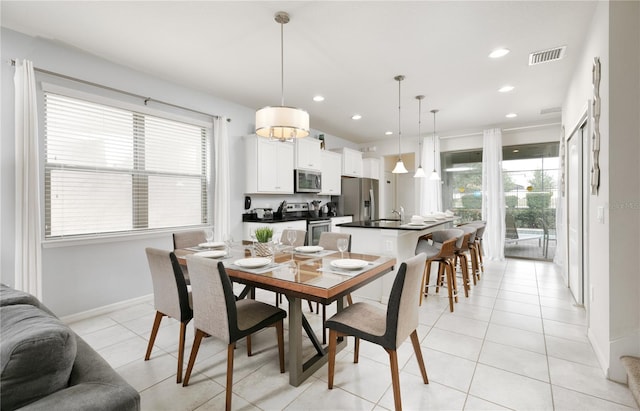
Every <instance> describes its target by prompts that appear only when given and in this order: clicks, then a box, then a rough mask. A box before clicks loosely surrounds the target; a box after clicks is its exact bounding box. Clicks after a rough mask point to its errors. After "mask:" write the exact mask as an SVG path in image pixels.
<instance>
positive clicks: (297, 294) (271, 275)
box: [174, 242, 396, 387]
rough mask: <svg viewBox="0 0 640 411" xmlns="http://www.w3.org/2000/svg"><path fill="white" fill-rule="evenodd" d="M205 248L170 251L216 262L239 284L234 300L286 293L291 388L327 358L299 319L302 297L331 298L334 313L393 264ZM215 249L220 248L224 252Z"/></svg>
mask: <svg viewBox="0 0 640 411" xmlns="http://www.w3.org/2000/svg"><path fill="white" fill-rule="evenodd" d="M222 244H223V243H222ZM208 251H210V250H209V249H207V248H206V247H190V248H186V249H178V250H175V251H174V252H175V255H176V257H178V261H179V262H180V264H183V265H186V264H187V259H186V257H187V256H188V255H192V254H193V255H196V256H200V257H202V258H217V259H219V260H220V261H222V263H223V265H224V267H225V271H226V272H227V274H228V275H229V277H230V279H231V280H232V281H233V282H234V283H239V284H243V285H245V287H244V290H243V291H242V293H241V294H240V296H239V297H238V298H245V297H249V298H251V296H253V295H255V294H254V293H253V290H255V288H260V289H264V290H269V291H273V292H275V293H281V294H283V295H285V296H286V298H287V300H288V304H289V307H288V321H289V347H288V352H287V357H288V368H289V369H288V370H289V383H290V384H291V385H293V386H296V387H297V386H299V385H300V384H302V382H303V381H305V380H306V379H307V378H308V377H309V376H311V375H312V374H313V373H314V372H315V371H317V370H318V369H319V368H320V367H322V365H324V364H325V363H326V362H327V360H328V348H327V347H326V346H323V345H322V344H321V343H320V340H319V339H318V337H317V335H316V334H315V332H314V330H313V329H312V327H311V326H310V324H309V322H308V320H307V318H306V317H305V315H304V313H303V311H302V300H309V301H315V302H319V303H320V304H325V305H328V304H331V303H333V302H336V303H337V311H341V310H342V309H343V308H344V300H345V298H344V297H346V296H347V295H348V294H350V293H352V292H353V291H354V290H356V289H358V288H360V287H363V286H365V285H366V284H369V283H371V282H372V281H375V280H376V279H378V278H380V277H382V276H383V275H385V274H387V273H389V272H392V271H393V269H394V266H395V264H396V260H395V258H393V257H389V256H380V255H370V254H361V253H353V252H340V251H331V250H324V249H322V250H320V249H319V248H318V247H297V248H294V247H282V246H280V247H278V246H274V247H272V254H271V255H269V256H265V257H260V256H257V255H255V254H256V248H255V247H254V246H253V245H252V244H251V243H247V242H243V243H235V244H226V245H224V246H220V248H218V249H217V250H216V249H214V250H213V251H214V252H208ZM215 251H217V252H215ZM221 251H225V253H224V255H223V253H222V252H221ZM257 258H263V260H262V261H258V260H257ZM303 330H304V332H305V333H306V334H307V336H308V337H309V340H310V341H311V344H312V345H313V347H314V351H313V355H311V356H310V357H309V354H308V353H307V354H306V357H307V358H305V356H304V353H303V343H304V337H303V334H302V332H303ZM345 346H346V340H341V341H340V342H339V344H338V347H337V349H338V350H341V349H343V348H344V347H345Z"/></svg>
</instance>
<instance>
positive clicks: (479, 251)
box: [476, 241, 484, 273]
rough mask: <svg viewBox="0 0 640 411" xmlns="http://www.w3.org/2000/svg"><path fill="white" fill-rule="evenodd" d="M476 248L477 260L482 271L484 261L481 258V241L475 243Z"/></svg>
mask: <svg viewBox="0 0 640 411" xmlns="http://www.w3.org/2000/svg"><path fill="white" fill-rule="evenodd" d="M476 248H477V250H478V261H480V271H482V272H483V273H484V261H483V259H482V241H478V242H477V243H476Z"/></svg>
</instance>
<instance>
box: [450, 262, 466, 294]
mask: <svg viewBox="0 0 640 411" xmlns="http://www.w3.org/2000/svg"><path fill="white" fill-rule="evenodd" d="M466 260H467V256H466V255H464V253H462V254H456V260H455V261H454V263H453V272H454V273H455V274H456V275H457V273H458V271H457V267H458V261H459V263H460V276H461V277H462V285H463V287H464V296H465V297H467V298H468V297H469V273H468V272H465V270H466V268H467V261H466Z"/></svg>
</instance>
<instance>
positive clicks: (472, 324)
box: [71, 259, 637, 411]
mask: <svg viewBox="0 0 640 411" xmlns="http://www.w3.org/2000/svg"><path fill="white" fill-rule="evenodd" d="M257 298H258V299H261V300H264V301H267V302H270V303H273V302H274V296H273V294H271V293H267V292H258V297H257ZM334 306H335V304H334ZM334 309H335V308H334V307H329V309H328V311H329V314H331V313H332V312H333V310H334ZM305 312H307V309H306V308H305ZM153 314H154V309H153V302H152V301H149V302H148V303H145V304H137V305H135V306H132V307H129V308H127V309H123V310H120V311H117V312H112V313H110V314H109V315H102V316H100V317H95V318H91V319H88V320H83V321H80V322H76V323H73V324H71V326H72V328H73V329H74V330H76V332H78V334H80V335H81V336H82V337H84V338H85V339H86V340H87V341H88V342H89V343H90V344H91V345H92V346H93V347H94V348H95V349H97V350H98V352H99V353H100V354H101V355H102V356H103V357H104V358H105V359H106V360H107V361H108V362H109V363H110V364H111V365H112V366H113V367H114V368H116V370H117V371H118V372H119V373H120V374H121V375H122V376H123V377H124V378H125V379H126V380H127V381H129V383H131V384H132V385H133V386H134V387H135V388H136V389H137V390H138V391H139V392H140V394H141V398H142V409H143V410H154V411H155V410H171V411H180V410H185V411H188V410H198V411H203V410H221V409H223V408H224V378H225V367H226V348H225V346H224V344H222V343H220V342H219V341H216V340H214V339H212V338H207V339H205V340H204V342H203V344H202V346H201V348H200V352H199V354H198V359H197V362H196V366H195V371H194V374H193V375H192V378H191V382H190V385H189V386H188V387H182V385H180V384H176V383H175V370H176V359H177V345H178V338H177V337H178V323H177V322H176V321H174V320H167V319H165V320H163V325H162V328H161V330H160V332H159V333H158V337H157V340H156V345H155V347H154V350H153V353H152V358H151V360H150V361H143V357H144V353H145V349H146V344H147V339H148V337H149V331H150V330H151V325H152V322H153ZM308 318H309V320H310V322H311V324H312V326H314V328H316V329H319V327H320V322H321V318H320V316H319V315H317V314H310V313H309V314H308ZM586 330H587V329H586V315H585V312H584V309H582V308H580V307H576V306H575V305H574V304H573V299H572V298H571V295H570V293H569V292H568V290H567V289H566V288H565V287H564V286H563V284H562V280H561V278H560V276H559V274H558V273H557V271H556V268H555V266H554V265H553V264H551V263H546V262H536V261H525V260H515V259H509V260H507V261H504V262H488V263H486V272H485V275H484V277H483V278H482V280H481V281H480V282H479V283H478V285H477V286H475V287H473V288H472V289H471V293H470V295H469V298H464V296H463V295H461V297H460V302H459V303H458V304H457V305H456V307H455V312H453V313H450V312H449V310H448V304H447V301H446V299H444V298H441V297H439V296H429V297H428V298H427V299H426V301H425V303H424V304H423V305H422V307H420V327H419V329H418V335H419V337H420V341H421V346H422V352H423V355H424V358H425V364H426V367H427V373H428V374H429V380H430V383H429V385H424V384H422V381H421V378H420V371H419V368H418V366H417V364H416V362H415V356H414V354H413V349H412V347H411V344H410V342H408V341H407V342H405V344H404V345H403V346H402V347H401V348H400V349H399V352H398V358H399V364H400V369H401V373H400V384H401V390H402V403H403V407H404V409H405V410H426V409H429V410H502V409H516V410H630V409H637V405H636V403H635V401H634V399H633V397H632V396H631V393H630V392H629V390H628V389H627V387H626V386H625V385H621V384H618V383H615V382H612V381H609V380H607V379H605V378H604V376H603V373H602V371H601V369H600V368H599V367H598V363H597V360H596V357H595V355H594V353H593V350H592V348H591V345H590V344H589V341H588V339H587V337H586ZM285 332H286V331H285ZM187 340H188V344H187V345H188V346H187V350H186V352H185V357H186V358H188V355H189V353H190V351H191V342H192V340H193V328H192V327H191V326H190V327H189V332H188V336H187ZM285 340H286V338H285ZM253 341H254V342H253V346H254V348H253V350H254V356H252V357H250V358H249V357H247V356H246V351H245V350H244V345H243V344H242V343H240V344H239V346H238V349H237V350H236V356H235V371H234V386H233V392H234V396H233V409H234V410H390V409H393V393H392V390H391V377H390V371H389V365H388V356H387V354H386V352H385V351H384V350H382V349H381V348H380V347H378V346H375V345H371V344H368V343H366V342H363V343H362V344H361V350H360V362H359V364H353V363H352V351H351V348H352V346H353V344H352V340H350V341H349V343H350V345H349V346H348V347H347V349H345V350H343V351H342V352H340V353H339V354H338V359H337V362H336V376H335V385H334V389H333V390H328V389H327V382H326V381H327V369H326V366H325V367H323V368H322V369H320V370H319V371H318V372H316V373H315V374H314V375H313V376H312V377H311V378H309V379H308V380H307V381H306V382H305V383H303V384H302V385H301V386H299V387H292V386H290V385H289V383H288V374H286V373H285V374H280V373H279V372H278V366H277V349H276V340H275V334H274V332H273V330H272V329H268V330H265V331H263V332H260V333H258V335H256V336H255V337H254V340H253ZM305 347H306V350H307V352H309V353H311V352H312V351H313V348H312V346H311V344H310V343H309V344H306V345H305Z"/></svg>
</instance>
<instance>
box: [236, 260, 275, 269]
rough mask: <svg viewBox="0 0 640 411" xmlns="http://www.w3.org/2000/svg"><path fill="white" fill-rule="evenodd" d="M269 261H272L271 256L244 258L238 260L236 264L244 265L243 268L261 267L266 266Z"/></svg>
mask: <svg viewBox="0 0 640 411" xmlns="http://www.w3.org/2000/svg"><path fill="white" fill-rule="evenodd" d="M269 263H271V259H270V258H243V259H240V260H236V262H235V263H234V264H235V265H237V266H238V267H243V268H259V267H264V266H265V265H268V264H269Z"/></svg>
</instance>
